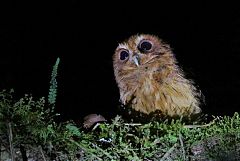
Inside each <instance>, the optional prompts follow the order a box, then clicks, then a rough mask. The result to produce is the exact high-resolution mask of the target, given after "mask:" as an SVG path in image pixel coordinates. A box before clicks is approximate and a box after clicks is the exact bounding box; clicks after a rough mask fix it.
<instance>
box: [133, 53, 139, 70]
mask: <svg viewBox="0 0 240 161" xmlns="http://www.w3.org/2000/svg"><path fill="white" fill-rule="evenodd" d="M132 60H133V62H134V63H135V64H136V65H137V66H138V67H139V65H140V58H139V56H138V55H134V56H133V57H132Z"/></svg>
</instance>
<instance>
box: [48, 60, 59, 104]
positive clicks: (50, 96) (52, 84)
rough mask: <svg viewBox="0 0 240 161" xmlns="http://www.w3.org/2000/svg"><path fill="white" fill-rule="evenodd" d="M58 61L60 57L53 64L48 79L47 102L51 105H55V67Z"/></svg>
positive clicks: (56, 67)
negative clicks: (49, 79) (49, 78)
mask: <svg viewBox="0 0 240 161" xmlns="http://www.w3.org/2000/svg"><path fill="white" fill-rule="evenodd" d="M59 62H60V58H57V60H56V63H55V65H54V66H53V70H52V75H51V81H50V88H49V93H48V103H49V105H51V106H52V107H55V102H56V97H57V80H56V77H57V69H58V64H59Z"/></svg>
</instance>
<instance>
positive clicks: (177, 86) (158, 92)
mask: <svg viewBox="0 0 240 161" xmlns="http://www.w3.org/2000/svg"><path fill="white" fill-rule="evenodd" d="M113 67H114V74H115V79H116V82H117V85H118V87H119V91H120V101H121V103H122V104H123V105H126V106H127V107H131V108H132V109H134V110H136V111H139V112H141V113H144V114H150V113H152V112H156V111H160V112H161V114H163V115H165V116H170V117H173V116H183V117H184V116H188V117H189V116H192V115H194V114H199V113H200V112H201V109H200V107H199V105H200V99H201V94H200V91H197V89H196V88H195V86H194V84H193V81H191V80H188V79H186V78H185V75H184V73H183V71H182V70H181V68H180V67H179V66H178V64H177V60H176V58H175V56H174V54H173V52H172V50H171V48H170V46H169V45H168V44H166V43H165V42H163V41H162V40H161V39H159V38H158V37H157V36H154V35H148V34H141V35H134V36H131V37H130V38H129V39H128V40H126V41H125V42H123V43H120V44H119V46H118V47H117V49H116V51H115V54H114V55H113Z"/></svg>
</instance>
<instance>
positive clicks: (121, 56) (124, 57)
mask: <svg viewBox="0 0 240 161" xmlns="http://www.w3.org/2000/svg"><path fill="white" fill-rule="evenodd" d="M128 56H129V53H128V52H127V51H121V53H120V60H126V59H127V58H128Z"/></svg>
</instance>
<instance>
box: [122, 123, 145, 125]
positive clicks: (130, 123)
mask: <svg viewBox="0 0 240 161" xmlns="http://www.w3.org/2000/svg"><path fill="white" fill-rule="evenodd" d="M124 125H127V126H141V125H142V124H140V123H125V124H124Z"/></svg>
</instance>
